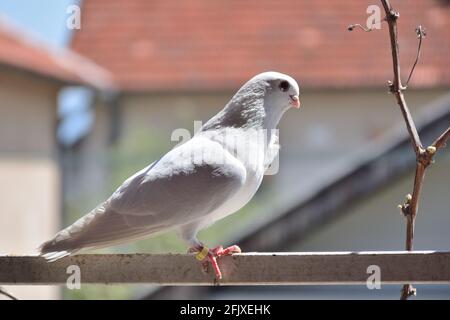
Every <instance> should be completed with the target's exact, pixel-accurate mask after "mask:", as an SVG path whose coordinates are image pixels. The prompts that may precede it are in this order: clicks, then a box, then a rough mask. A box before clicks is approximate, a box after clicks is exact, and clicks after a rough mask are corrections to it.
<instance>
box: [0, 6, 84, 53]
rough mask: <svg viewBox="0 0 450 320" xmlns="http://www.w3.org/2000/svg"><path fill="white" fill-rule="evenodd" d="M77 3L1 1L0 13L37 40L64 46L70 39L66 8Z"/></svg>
mask: <svg viewBox="0 0 450 320" xmlns="http://www.w3.org/2000/svg"><path fill="white" fill-rule="evenodd" d="M79 3H80V1H78V0H1V1H0V12H1V14H2V15H3V16H6V17H7V18H8V19H9V20H11V21H12V22H14V23H15V24H16V25H18V26H20V27H22V28H23V29H25V30H27V31H29V32H32V33H34V34H35V35H37V36H39V38H41V39H43V40H46V41H47V42H49V43H51V44H53V45H57V46H64V45H66V44H67V43H68V40H69V39H70V32H69V30H68V29H67V28H66V19H67V17H68V14H67V13H66V10H67V7H68V6H69V5H71V4H79Z"/></svg>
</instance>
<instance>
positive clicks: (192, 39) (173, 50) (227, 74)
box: [72, 0, 450, 91]
mask: <svg viewBox="0 0 450 320" xmlns="http://www.w3.org/2000/svg"><path fill="white" fill-rule="evenodd" d="M373 2H374V1H371V0H361V1H354V0H341V1H328V0H327V1H325V0H315V1H304V0H278V1H273V0H246V1H242V0H227V1H205V0H190V1H175V0H152V1H147V0H116V1H108V0H85V1H83V5H84V6H83V10H82V29H81V30H80V31H77V32H76V33H75V35H74V39H73V43H72V47H73V48H74V49H75V50H76V51H78V52H80V53H82V54H83V55H86V56H88V57H90V58H92V59H93V60H94V61H96V62H97V63H98V64H100V65H102V66H104V67H106V68H107V69H109V70H111V72H112V73H113V74H114V75H115V76H116V78H117V79H118V81H119V83H120V85H121V86H122V87H123V88H124V89H125V90H132V91H140V90H179V89H187V90H195V89H225V88H228V87H232V86H236V84H238V83H241V82H242V81H245V80H246V79H247V78H248V77H249V76H251V75H253V74H256V73H259V72H262V71H265V70H277V71H282V72H286V73H289V74H291V75H293V76H294V77H295V78H296V79H298V80H299V81H300V82H302V85H303V86H307V87H323V86H326V87H345V86H353V87H360V86H382V85H384V84H385V82H386V81H387V80H388V79H390V78H391V77H392V75H391V58H390V47H389V38H388V35H387V27H386V25H385V24H384V25H383V29H382V30H379V31H376V32H371V33H364V32H361V31H353V32H351V33H350V32H348V31H347V26H348V25H349V24H351V23H356V22H359V23H365V21H366V19H367V17H368V15H367V14H366V9H367V7H368V5H370V4H373ZM442 3H443V1H438V0H408V1H395V0H394V1H393V5H394V6H395V8H396V9H397V10H399V11H400V13H401V19H400V20H399V31H400V49H401V62H402V66H403V71H404V75H403V76H404V77H406V76H407V72H409V68H410V66H411V65H412V62H413V60H414V57H415V52H416V50H417V38H416V36H415V32H414V30H415V27H416V26H417V25H418V24H421V25H423V26H425V27H426V28H427V30H428V36H427V38H426V40H425V43H424V46H423V52H422V57H421V62H420V65H419V66H418V68H417V73H416V74H415V76H414V78H413V80H412V83H411V85H416V86H422V87H429V86H449V85H450V73H449V71H448V70H450V19H449V17H450V6H448V5H447V6H445V5H443V4H442Z"/></svg>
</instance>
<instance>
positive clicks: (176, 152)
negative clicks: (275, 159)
mask: <svg viewBox="0 0 450 320" xmlns="http://www.w3.org/2000/svg"><path fill="white" fill-rule="evenodd" d="M245 178H246V170H245V167H244V166H243V164H242V163H241V162H240V161H238V160H237V159H236V158H235V157H233V156H232V155H231V154H230V153H229V152H228V151H226V150H225V149H224V148H223V147H222V146H221V145H220V144H219V143H217V142H213V141H211V140H209V139H206V138H203V137H201V136H196V137H194V138H193V139H191V140H190V141H188V142H186V143H185V144H183V145H181V146H178V147H177V148H174V149H173V150H171V151H170V152H168V153H167V154H166V155H165V156H164V157H162V158H161V159H160V160H158V161H156V162H154V163H152V164H151V165H150V166H148V167H147V168H145V169H143V170H142V171H140V172H138V173H136V174H135V175H134V176H132V177H131V178H129V179H128V180H126V181H125V182H124V183H123V184H122V186H120V187H119V189H117V191H116V192H115V193H114V194H113V195H112V196H111V197H110V198H109V199H108V200H107V201H106V202H105V203H103V204H102V205H100V206H99V207H98V208H96V209H95V210H93V211H92V212H91V213H89V214H88V215H86V216H84V217H83V218H81V219H79V220H78V221H77V222H75V223H74V224H73V225H71V226H69V227H68V228H66V229H64V230H62V231H61V232H60V233H59V234H57V235H56V237H55V238H54V239H52V240H50V241H49V242H47V243H46V244H44V245H43V247H42V248H41V252H42V253H46V252H47V253H48V252H55V251H68V252H70V251H74V250H78V249H81V248H86V247H99V246H104V245H111V244H114V243H116V242H123V241H126V240H130V239H135V238H141V237H142V236H145V235H147V234H152V233H155V232H158V231H163V230H167V229H169V228H171V227H176V226H180V225H183V224H186V223H189V222H192V221H195V220H196V219H200V218H202V217H204V216H205V215H207V214H208V213H210V212H212V211H213V210H214V209H216V208H218V207H219V206H221V205H223V204H224V203H226V201H227V200H229V199H230V198H231V197H232V196H233V195H234V194H235V193H237V192H238V191H239V189H240V188H241V186H242V185H243V183H244V182H245Z"/></svg>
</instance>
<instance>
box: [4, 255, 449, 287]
mask: <svg viewBox="0 0 450 320" xmlns="http://www.w3.org/2000/svg"><path fill="white" fill-rule="evenodd" d="M73 265H75V266H78V267H79V270H80V278H81V279H80V280H81V283H82V284H87V283H96V284H118V283H152V284H158V285H216V284H217V283H215V281H214V276H213V275H212V274H211V273H209V274H205V273H203V272H202V271H201V268H200V265H199V262H198V261H196V260H195V258H194V257H193V256H192V255H186V254H80V255H75V256H72V257H67V258H64V259H61V260H58V261H56V262H51V263H48V262H47V261H45V260H44V259H43V258H41V257H38V256H0V284H8V285H25V284H35V285H42V284H65V283H66V282H67V280H68V278H69V277H70V276H71V275H73V272H74V270H75V269H77V268H76V267H75V268H74V267H72V268H69V269H68V267H69V266H73ZM219 265H220V267H221V269H222V273H223V279H222V280H221V281H220V285H317V284H319V285H327V284H366V281H367V279H368V277H369V276H370V275H371V274H372V273H371V272H370V271H368V267H369V266H372V265H376V266H378V267H379V268H380V276H381V283H382V284H400V283H405V282H408V283H424V284H448V283H450V252H434V251H412V252H407V251H390V252H317V253H298V252H294V253H279V252H278V253H243V254H236V255H233V256H228V257H222V258H220V259H219ZM369 270H370V269H369Z"/></svg>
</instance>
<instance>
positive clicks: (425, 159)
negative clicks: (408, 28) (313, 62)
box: [349, 0, 450, 300]
mask: <svg viewBox="0 0 450 320" xmlns="http://www.w3.org/2000/svg"><path fill="white" fill-rule="evenodd" d="M380 1H381V3H382V5H383V8H384V11H385V13H386V18H385V20H386V21H387V23H388V26H389V38H390V42H391V52H392V66H393V72H394V79H393V81H389V82H388V85H389V90H390V92H391V93H393V94H394V95H395V98H396V100H397V104H398V105H399V107H400V110H401V112H402V115H403V119H404V121H405V123H406V128H407V130H408V133H409V136H410V140H411V145H412V146H413V149H414V152H415V153H416V172H415V177H414V188H413V193H412V195H410V194H408V195H407V196H406V202H405V203H404V204H402V205H399V208H400V210H401V212H402V213H403V215H404V216H405V218H406V244H405V247H406V250H408V251H412V250H413V248H414V225H415V220H416V216H417V212H418V207H419V198H420V193H421V191H422V186H423V180H424V178H425V171H426V169H427V168H428V166H430V164H432V163H433V157H434V155H435V153H436V151H437V150H439V149H441V148H443V147H444V146H445V144H446V142H447V140H448V139H449V138H450V128H448V129H447V130H446V131H445V132H444V133H442V134H441V135H440V136H439V137H438V138H437V139H436V140H435V141H434V142H433V143H432V144H431V145H430V146H429V147H427V148H426V149H424V147H423V145H422V142H421V141H420V137H419V134H418V132H417V128H416V125H415V124H414V120H413V118H412V116H411V112H410V111H409V108H408V105H407V104H406V100H405V96H404V94H403V91H404V90H405V89H406V87H407V85H408V83H409V80H411V77H412V75H413V72H414V69H415V67H416V65H417V62H418V61H419V57H420V50H421V46H422V40H423V38H424V37H425V35H426V33H425V29H424V28H422V26H419V27H418V28H417V29H416V33H417V36H418V37H419V45H418V49H417V56H416V60H415V62H414V65H413V67H412V69H411V72H410V74H409V76H408V80H407V82H406V86H403V85H402V81H401V72H400V71H401V70H400V59H399V49H398V35H397V20H398V18H399V17H400V14H399V13H398V12H397V11H395V10H393V9H392V6H391V4H390V3H389V0H380ZM349 30H353V29H349ZM413 295H416V289H415V288H414V287H413V286H412V285H411V284H405V285H404V286H403V289H402V294H401V299H402V300H406V299H407V298H408V297H410V296H413Z"/></svg>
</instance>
